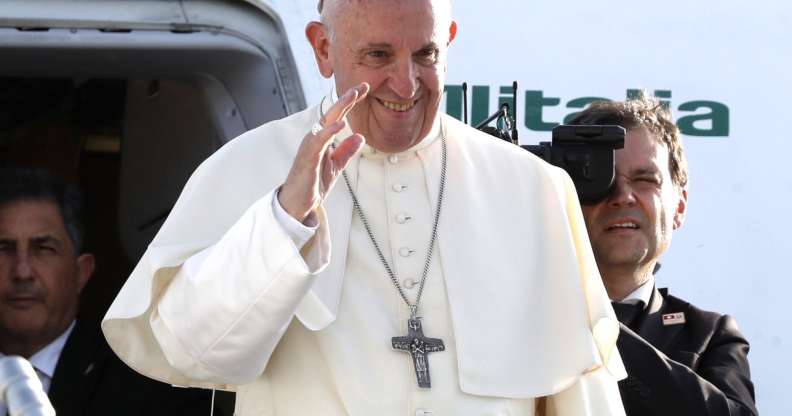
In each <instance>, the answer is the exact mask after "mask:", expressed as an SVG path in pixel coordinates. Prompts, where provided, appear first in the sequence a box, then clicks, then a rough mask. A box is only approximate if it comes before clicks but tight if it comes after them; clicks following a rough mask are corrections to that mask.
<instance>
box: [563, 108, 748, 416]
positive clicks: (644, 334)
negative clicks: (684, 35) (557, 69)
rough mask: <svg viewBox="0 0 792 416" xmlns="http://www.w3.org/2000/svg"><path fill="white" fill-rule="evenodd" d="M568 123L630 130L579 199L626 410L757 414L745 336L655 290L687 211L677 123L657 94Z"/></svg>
mask: <svg viewBox="0 0 792 416" xmlns="http://www.w3.org/2000/svg"><path fill="white" fill-rule="evenodd" d="M570 124H616V125H620V126H622V127H624V128H625V129H626V130H627V136H626V139H625V144H624V148H623V149H620V150H617V151H616V180H615V186H614V189H613V190H612V192H611V193H610V194H609V195H608V196H607V197H606V198H605V199H603V200H601V201H598V202H596V203H593V204H587V205H583V216H584V218H585V221H586V227H587V228H588V232H589V238H590V240H591V245H592V248H593V250H594V256H595V258H596V260H597V266H598V267H599V271H600V273H601V275H602V279H603V282H604V284H605V288H606V289H607V291H608V295H609V297H610V298H611V300H612V301H613V302H614V303H613V307H614V310H615V311H616V314H617V316H618V317H619V321H621V332H620V335H619V339H618V342H617V346H618V348H619V353H620V354H621V357H622V359H623V361H624V364H625V367H626V368H627V373H628V378H627V379H625V380H622V381H621V382H620V383H619V388H620V390H621V394H622V400H623V402H624V407H625V410H626V411H627V415H629V416H639V415H640V416H647V415H674V416H682V415H695V416H704V415H719V416H720V415H756V414H757V412H756V407H755V404H754V390H753V384H752V383H751V380H750V373H749V368H748V358H747V355H748V341H746V339H745V337H743V335H742V334H741V333H740V331H739V330H738V329H737V324H736V322H735V321H734V319H733V318H731V317H730V316H728V315H721V314H718V313H714V312H708V311H703V310H701V309H698V308H696V307H695V306H693V305H691V304H689V303H688V302H685V301H683V300H681V299H679V298H676V297H674V296H671V295H669V294H668V291H667V290H666V289H659V290H658V289H657V288H656V286H655V279H654V272H655V271H656V268H658V267H659V265H658V259H659V258H660V256H661V255H662V254H663V253H664V252H665V251H666V249H667V248H668V246H669V244H670V243H671V234H672V233H673V230H676V229H677V228H679V227H680V226H682V223H683V222H684V218H685V210H686V208H687V164H686V161H685V155H684V151H683V149H682V143H681V138H680V135H679V130H678V129H677V127H676V126H675V125H674V122H673V120H672V119H671V116H670V114H669V112H668V111H667V110H666V109H665V108H664V107H663V106H662V105H660V104H659V103H658V102H656V101H654V100H650V99H648V98H645V97H640V98H636V99H632V100H628V101H626V102H597V103H593V104H592V105H590V106H589V107H588V108H587V109H586V110H585V111H583V112H582V113H580V114H578V115H577V116H576V117H575V118H574V119H573V120H572V121H571V122H570Z"/></svg>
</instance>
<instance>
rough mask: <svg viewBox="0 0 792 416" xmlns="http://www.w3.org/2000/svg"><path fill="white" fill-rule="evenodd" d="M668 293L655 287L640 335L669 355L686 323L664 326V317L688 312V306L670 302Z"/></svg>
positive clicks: (639, 331)
mask: <svg viewBox="0 0 792 416" xmlns="http://www.w3.org/2000/svg"><path fill="white" fill-rule="evenodd" d="M667 293H668V292H667V291H666V290H665V289H661V290H658V289H657V287H656V286H655V289H654V293H652V300H651V301H649V307H648V308H646V311H647V313H646V315H645V317H644V319H643V321H642V322H641V325H640V328H639V329H638V334H639V335H640V336H641V337H642V338H643V339H645V340H646V341H647V342H649V343H650V344H652V345H654V346H655V347H656V348H657V349H659V350H660V351H663V352H664V353H667V352H668V351H670V350H671V347H673V345H674V343H675V342H676V339H677V336H678V335H679V333H680V331H682V329H683V328H684V327H685V325H686V324H685V323H679V324H672V325H664V324H663V315H666V314H670V313H677V312H683V313H684V312H687V307H686V306H687V305H678V304H675V303H673V302H668V301H667V299H666V295H667Z"/></svg>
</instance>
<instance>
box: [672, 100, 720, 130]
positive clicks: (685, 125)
mask: <svg viewBox="0 0 792 416" xmlns="http://www.w3.org/2000/svg"><path fill="white" fill-rule="evenodd" d="M700 108H708V109H709V110H710V111H709V112H708V113H704V114H693V115H689V116H684V117H680V118H679V120H677V126H679V131H680V132H682V134H686V135H688V136H709V137H712V136H728V135H729V107H726V105H725V104H721V103H718V102H715V101H690V102H687V103H683V104H682V105H680V106H679V111H697V110H699V109H700ZM706 120H709V121H710V128H709V129H706V128H700V125H701V122H704V121H706ZM696 124H699V127H696Z"/></svg>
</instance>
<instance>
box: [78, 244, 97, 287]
mask: <svg viewBox="0 0 792 416" xmlns="http://www.w3.org/2000/svg"><path fill="white" fill-rule="evenodd" d="M95 268H96V259H95V258H94V255H93V254H90V253H85V254H80V256H79V257H77V278H78V279H79V281H78V282H77V283H78V284H79V287H80V292H82V290H83V288H84V287H85V284H86V283H88V280H90V279H91V276H93V272H94V269H95Z"/></svg>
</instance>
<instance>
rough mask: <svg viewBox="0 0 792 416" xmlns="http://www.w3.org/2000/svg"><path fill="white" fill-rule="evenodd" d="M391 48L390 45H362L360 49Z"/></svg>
mask: <svg viewBox="0 0 792 416" xmlns="http://www.w3.org/2000/svg"><path fill="white" fill-rule="evenodd" d="M391 48H393V46H392V45H391V44H390V43H384V42H383V43H367V44H365V45H363V46H362V47H361V48H360V49H361V50H366V49H391Z"/></svg>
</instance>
